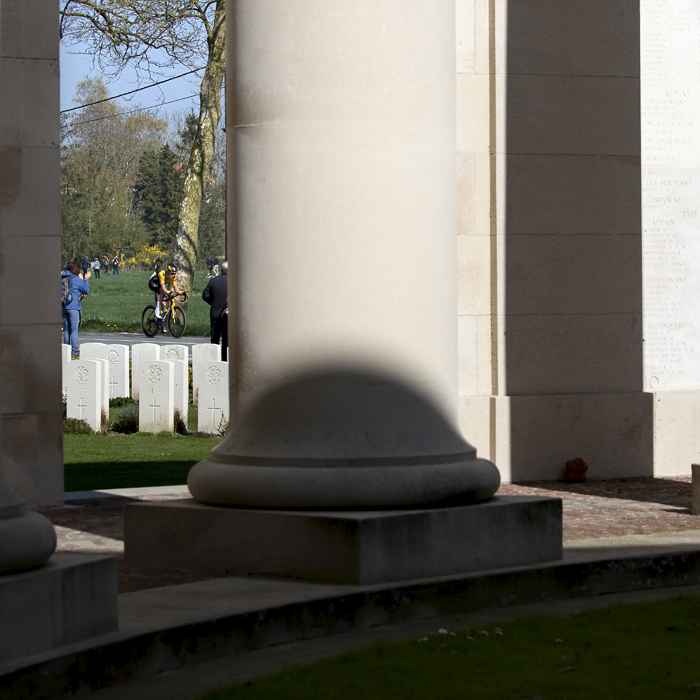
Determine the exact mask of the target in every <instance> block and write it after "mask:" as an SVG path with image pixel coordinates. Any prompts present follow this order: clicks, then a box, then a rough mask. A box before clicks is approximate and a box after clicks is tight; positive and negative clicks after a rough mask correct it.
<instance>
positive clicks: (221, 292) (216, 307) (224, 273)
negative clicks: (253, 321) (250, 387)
mask: <svg viewBox="0 0 700 700" xmlns="http://www.w3.org/2000/svg"><path fill="white" fill-rule="evenodd" d="M202 299H204V301H206V302H207V304H209V305H210V306H211V311H210V312H209V319H210V321H211V342H212V344H213V345H218V344H219V339H221V359H222V360H223V361H224V362H226V360H227V357H228V263H227V262H223V263H221V274H220V275H219V276H218V277H212V278H211V279H210V280H209V282H208V283H207V286H206V287H205V288H204V291H203V292H202Z"/></svg>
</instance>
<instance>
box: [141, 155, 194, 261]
mask: <svg viewBox="0 0 700 700" xmlns="http://www.w3.org/2000/svg"><path fill="white" fill-rule="evenodd" d="M180 165H181V164H180V163H179V162H178V159H177V156H176V155H175V154H174V153H173V152H172V150H171V149H170V146H169V145H168V144H164V145H163V146H162V147H161V149H160V150H159V151H145V152H144V154H143V155H142V156H141V160H140V162H139V174H138V177H137V179H136V185H135V188H134V189H135V193H136V198H137V203H138V209H139V214H140V216H141V220H142V221H143V223H144V224H145V226H146V229H147V230H148V233H149V236H150V243H151V245H157V246H159V247H160V248H172V246H173V243H174V240H175V234H176V233H177V221H178V214H179V211H180V202H181V201H182V186H183V180H182V171H181V167H180Z"/></svg>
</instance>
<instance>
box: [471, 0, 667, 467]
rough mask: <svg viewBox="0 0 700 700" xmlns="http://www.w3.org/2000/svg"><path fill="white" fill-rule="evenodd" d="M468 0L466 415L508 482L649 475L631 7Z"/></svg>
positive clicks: (624, 3)
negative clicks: (568, 474)
mask: <svg viewBox="0 0 700 700" xmlns="http://www.w3.org/2000/svg"><path fill="white" fill-rule="evenodd" d="M458 6H459V7H460V25H459V31H458V37H460V54H459V61H458V64H457V70H458V95H459V97H458V104H459V114H458V125H459V127H458V134H459V146H460V150H459V162H460V180H459V183H460V202H459V211H460V217H459V221H460V230H459V234H460V235H459V243H460V281H461V287H460V363H461V364H460V377H461V387H460V414H461V424H462V426H464V429H465V431H467V430H469V431H471V432H469V435H470V437H472V438H473V439H474V442H475V444H476V446H477V448H478V449H479V450H480V451H481V452H482V454H484V456H486V455H488V456H489V457H490V458H491V459H493V460H494V461H496V463H497V464H498V466H499V469H501V472H502V474H503V476H504V479H506V480H534V479H558V478H562V476H563V472H564V464H565V462H566V461H567V460H569V459H572V458H575V457H582V458H583V459H585V460H586V461H587V462H588V463H589V465H590V470H589V472H588V475H589V476H590V477H593V478H606V477H608V478H609V477H625V476H642V475H646V476H649V475H651V473H652V453H653V426H652V412H653V405H652V397H651V395H649V394H645V393H643V382H642V379H643V369H642V278H641V266H642V262H641V252H642V251H641V220H640V212H641V197H640V190H641V188H640V181H641V164H640V118H639V91H640V77H639V76H640V72H639V60H640V59H639V1H638V0H590V1H587V2H580V3H571V2H561V1H560V0H537V2H520V1H519V0H511V1H510V2H509V1H508V0H495V1H494V0H458Z"/></svg>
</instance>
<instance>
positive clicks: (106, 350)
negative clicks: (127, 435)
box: [62, 343, 229, 433]
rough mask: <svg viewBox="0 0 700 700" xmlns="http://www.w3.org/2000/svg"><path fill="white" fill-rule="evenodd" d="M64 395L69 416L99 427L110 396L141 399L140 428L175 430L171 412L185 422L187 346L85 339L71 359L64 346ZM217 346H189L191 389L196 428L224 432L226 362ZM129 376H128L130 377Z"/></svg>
mask: <svg viewBox="0 0 700 700" xmlns="http://www.w3.org/2000/svg"><path fill="white" fill-rule="evenodd" d="M62 347H63V395H64V397H65V398H66V415H67V417H68V418H78V419H81V420H84V421H86V422H87V423H88V425H90V427H92V428H93V429H94V430H100V428H101V425H102V415H103V412H104V413H105V414H106V415H109V400H110V399H114V398H119V397H129V396H131V398H133V399H134V400H138V401H139V430H141V431H144V432H152V433H157V432H160V431H162V430H167V431H171V432H172V431H173V430H174V428H175V425H174V416H175V411H179V412H180V417H181V418H182V420H183V421H184V423H185V425H187V418H188V405H189V357H188V349H187V346H186V345H164V346H161V345H156V344H154V343H140V344H137V345H134V346H132V348H131V377H130V376H129V346H128V345H107V344H105V343H83V344H82V345H81V346H80V359H79V360H71V359H70V358H71V349H70V346H69V345H63V346H62ZM219 352H220V351H219V348H218V346H216V345H211V344H210V343H202V344H200V345H193V346H192V394H193V399H194V403H198V404H199V410H198V420H197V429H198V430H199V431H200V432H204V433H218V432H222V428H224V427H225V426H226V424H227V422H228V412H229V403H228V363H227V362H220V361H219V360H218V357H219ZM130 379H131V381H130Z"/></svg>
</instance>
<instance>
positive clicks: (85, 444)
mask: <svg viewBox="0 0 700 700" xmlns="http://www.w3.org/2000/svg"><path fill="white" fill-rule="evenodd" d="M120 276H121V275H120ZM218 444H219V440H218V439H211V438H197V437H181V436H177V437H172V436H167V437H161V436H160V435H158V436H156V435H150V434H147V433H134V434H132V435H64V436H63V455H64V463H65V489H66V491H89V490H93V489H116V488H137V487H141V486H171V485H177V484H184V483H186V481H187V472H188V471H189V470H190V467H191V466H192V465H193V464H194V463H195V462H199V461H200V460H202V459H206V458H207V457H209V452H210V451H211V450H212V448H214V447H215V446H216V445H218Z"/></svg>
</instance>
